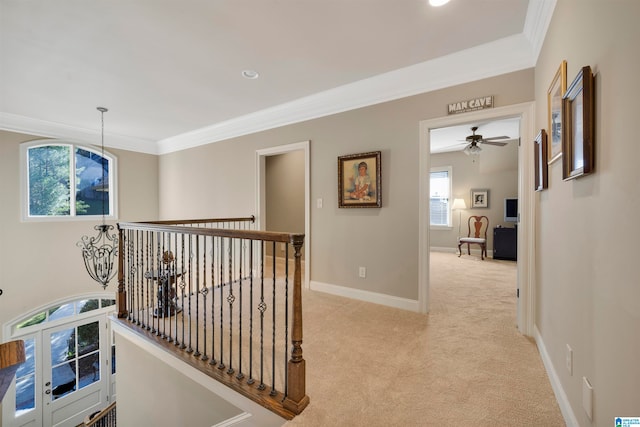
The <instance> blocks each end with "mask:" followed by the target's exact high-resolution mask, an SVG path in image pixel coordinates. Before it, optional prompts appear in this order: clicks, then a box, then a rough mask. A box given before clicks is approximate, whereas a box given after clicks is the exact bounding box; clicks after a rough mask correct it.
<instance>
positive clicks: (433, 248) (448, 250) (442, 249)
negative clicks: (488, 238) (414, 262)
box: [429, 246, 493, 258]
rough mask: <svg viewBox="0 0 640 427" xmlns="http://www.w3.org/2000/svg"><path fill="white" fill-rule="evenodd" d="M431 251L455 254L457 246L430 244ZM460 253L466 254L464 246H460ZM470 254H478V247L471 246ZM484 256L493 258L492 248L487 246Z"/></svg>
mask: <svg viewBox="0 0 640 427" xmlns="http://www.w3.org/2000/svg"><path fill="white" fill-rule="evenodd" d="M429 249H430V250H431V251H432V252H446V253H451V254H457V253H458V248H446V247H440V246H431V247H430V248H429ZM462 255H467V250H466V246H464V247H463V248H462ZM471 256H480V249H476V248H471ZM485 258H493V250H489V248H487V256H486V257H485Z"/></svg>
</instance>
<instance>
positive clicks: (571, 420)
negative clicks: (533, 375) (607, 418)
mask: <svg viewBox="0 0 640 427" xmlns="http://www.w3.org/2000/svg"><path fill="white" fill-rule="evenodd" d="M533 333H534V338H535V340H536V344H537V345H538V352H539V353H540V357H541V358H542V363H543V364H544V367H545V369H546V371H547V376H548V377H549V381H550V382H551V388H552V389H553V393H554V394H555V395H556V400H557V401H558V406H560V411H561V412H562V416H563V417H564V422H565V423H567V426H569V427H580V424H579V423H578V419H577V418H576V415H575V414H574V413H573V409H571V405H570V404H569V398H568V397H567V394H566V393H565V392H564V388H562V384H561V383H560V378H559V377H558V374H557V373H556V370H555V369H554V367H553V363H551V358H550V357H549V353H547V348H546V347H545V345H544V341H543V340H542V336H541V335H540V331H539V330H538V327H537V326H535V325H534V326H533Z"/></svg>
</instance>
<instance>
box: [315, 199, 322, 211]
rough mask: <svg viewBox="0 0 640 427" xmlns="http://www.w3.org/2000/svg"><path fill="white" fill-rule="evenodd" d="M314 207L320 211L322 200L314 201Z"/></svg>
mask: <svg viewBox="0 0 640 427" xmlns="http://www.w3.org/2000/svg"><path fill="white" fill-rule="evenodd" d="M316 207H317V208H318V209H322V198H320V199H318V200H316Z"/></svg>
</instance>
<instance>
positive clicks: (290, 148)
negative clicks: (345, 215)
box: [256, 141, 311, 289]
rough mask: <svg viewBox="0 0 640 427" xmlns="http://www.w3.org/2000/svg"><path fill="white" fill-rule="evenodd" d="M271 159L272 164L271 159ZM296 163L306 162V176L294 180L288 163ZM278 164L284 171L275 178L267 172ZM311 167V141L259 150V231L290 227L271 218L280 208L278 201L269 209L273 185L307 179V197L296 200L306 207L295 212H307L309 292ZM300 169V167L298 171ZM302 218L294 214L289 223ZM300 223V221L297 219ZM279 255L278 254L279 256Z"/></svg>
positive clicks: (305, 247) (305, 249)
mask: <svg viewBox="0 0 640 427" xmlns="http://www.w3.org/2000/svg"><path fill="white" fill-rule="evenodd" d="M291 153H297V155H294V156H290V157H288V158H286V157H280V156H282V155H286V154H291ZM274 156H278V157H279V159H278V160H280V159H281V160H284V161H280V162H278V161H277V160H276V157H274ZM267 159H269V161H268V160H267ZM291 160H294V161H296V162H299V161H302V162H303V166H304V168H303V169H304V170H303V171H302V173H298V174H297V175H296V176H295V177H293V178H291V177H289V178H288V176H289V174H288V172H291V170H290V169H292V168H289V170H287V166H286V164H287V162H289V161H291ZM276 164H279V165H280V166H281V167H280V172H277V173H276V174H274V175H272V174H268V173H267V170H268V166H271V167H276ZM309 165H310V158H309V141H303V142H298V143H294V144H287V145H281V146H277V147H272V148H266V149H263V150H258V151H256V199H257V200H256V228H257V229H258V230H269V228H270V227H276V228H280V227H281V226H282V227H287V225H286V224H281V223H280V222H279V221H278V220H277V218H272V219H270V218H269V212H271V215H272V216H273V215H278V209H277V208H276V209H274V208H273V205H272V204H273V203H278V201H277V200H271V203H269V205H270V206H269V208H268V206H267V205H268V203H267V201H268V198H269V197H270V195H269V193H271V194H273V193H274V190H273V187H272V190H271V191H268V188H269V187H271V186H272V185H276V186H277V182H274V181H276V180H281V179H296V180H303V182H304V186H303V193H304V194H303V195H302V197H296V200H300V199H302V200H303V203H304V208H302V206H299V207H294V209H300V210H303V211H304V235H305V237H304V245H303V254H304V280H303V283H304V287H305V288H306V289H309V280H310V277H309V271H310V264H311V244H310V239H311V234H310V230H311V227H310V210H309V209H310V200H311V199H310V197H311V195H310V194H311V193H310V170H309ZM296 169H297V168H296ZM279 190H284V191H283V192H281V191H279ZM279 190H278V193H279V194H286V188H285V189H279ZM299 204H300V203H299V202H296V205H299ZM300 216H301V215H293V216H291V217H290V219H289V220H287V221H293V219H292V218H294V217H300ZM295 221H298V220H295ZM270 231H286V232H291V231H294V232H295V231H297V230H273V229H272V230H270ZM276 255H277V254H276Z"/></svg>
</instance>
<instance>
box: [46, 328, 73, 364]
mask: <svg viewBox="0 0 640 427" xmlns="http://www.w3.org/2000/svg"><path fill="white" fill-rule="evenodd" d="M75 356H76V337H75V329H74V328H69V329H65V330H63V331H58V332H54V333H52V334H51V365H57V364H58V363H62V362H64V361H65V360H70V359H73V358H74V357H75Z"/></svg>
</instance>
